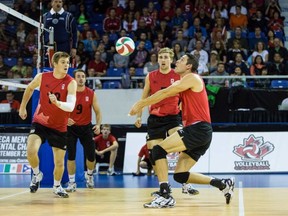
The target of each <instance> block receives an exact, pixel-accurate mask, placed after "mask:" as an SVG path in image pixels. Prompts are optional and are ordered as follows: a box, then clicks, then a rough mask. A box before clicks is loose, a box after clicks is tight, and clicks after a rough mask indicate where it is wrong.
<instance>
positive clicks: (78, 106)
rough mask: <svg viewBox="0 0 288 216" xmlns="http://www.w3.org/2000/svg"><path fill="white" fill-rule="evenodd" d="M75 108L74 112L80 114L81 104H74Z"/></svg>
mask: <svg viewBox="0 0 288 216" xmlns="http://www.w3.org/2000/svg"><path fill="white" fill-rule="evenodd" d="M76 110H77V112H76V114H81V113H82V104H78V105H77V106H76Z"/></svg>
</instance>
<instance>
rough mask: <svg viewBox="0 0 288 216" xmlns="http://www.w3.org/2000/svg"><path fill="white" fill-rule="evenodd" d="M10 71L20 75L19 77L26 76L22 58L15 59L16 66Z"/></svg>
mask: <svg viewBox="0 0 288 216" xmlns="http://www.w3.org/2000/svg"><path fill="white" fill-rule="evenodd" d="M11 71H12V72H13V74H14V73H20V74H21V77H23V76H25V74H26V66H25V65H24V60H23V58H22V57H19V58H18V59H17V64H16V65H15V66H13V67H12V68H11Z"/></svg>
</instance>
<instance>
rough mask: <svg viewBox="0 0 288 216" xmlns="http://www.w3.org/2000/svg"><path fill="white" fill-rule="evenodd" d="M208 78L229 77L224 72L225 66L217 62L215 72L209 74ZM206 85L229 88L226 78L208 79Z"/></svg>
mask: <svg viewBox="0 0 288 216" xmlns="http://www.w3.org/2000/svg"><path fill="white" fill-rule="evenodd" d="M209 76H211V77H213V76H229V74H228V73H227V72H226V71H225V65H224V63H223V62H219V63H218V66H217V71H215V72H213V73H211V74H210V75H209ZM208 84H210V85H216V86H220V87H229V80H228V79H227V78H212V79H211V78H210V79H208Z"/></svg>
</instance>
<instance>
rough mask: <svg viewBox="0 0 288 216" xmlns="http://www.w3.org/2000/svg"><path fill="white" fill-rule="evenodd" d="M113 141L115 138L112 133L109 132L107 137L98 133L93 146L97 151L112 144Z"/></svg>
mask: <svg viewBox="0 0 288 216" xmlns="http://www.w3.org/2000/svg"><path fill="white" fill-rule="evenodd" d="M114 141H116V138H115V137H114V136H113V135H112V134H109V136H108V137H107V139H104V138H103V135H102V134H100V135H98V136H97V137H95V138H94V142H95V148H96V149H97V150H98V151H102V150H104V149H106V148H108V147H109V146H111V145H113V142H114Z"/></svg>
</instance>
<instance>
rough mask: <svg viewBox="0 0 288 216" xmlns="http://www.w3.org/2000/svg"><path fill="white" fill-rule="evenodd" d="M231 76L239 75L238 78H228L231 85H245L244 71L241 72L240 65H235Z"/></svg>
mask: <svg viewBox="0 0 288 216" xmlns="http://www.w3.org/2000/svg"><path fill="white" fill-rule="evenodd" d="M231 76H239V78H232V79H231V80H230V82H229V83H230V86H231V87H246V78H245V73H243V72H242V70H241V67H235V68H234V72H233V73H231Z"/></svg>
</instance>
